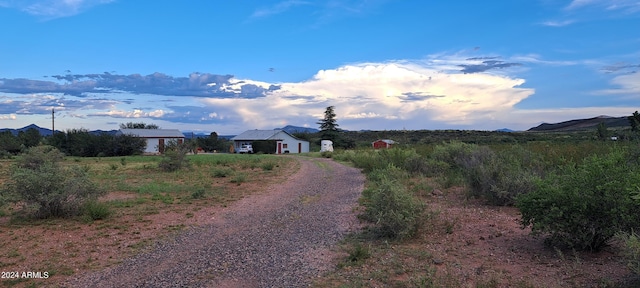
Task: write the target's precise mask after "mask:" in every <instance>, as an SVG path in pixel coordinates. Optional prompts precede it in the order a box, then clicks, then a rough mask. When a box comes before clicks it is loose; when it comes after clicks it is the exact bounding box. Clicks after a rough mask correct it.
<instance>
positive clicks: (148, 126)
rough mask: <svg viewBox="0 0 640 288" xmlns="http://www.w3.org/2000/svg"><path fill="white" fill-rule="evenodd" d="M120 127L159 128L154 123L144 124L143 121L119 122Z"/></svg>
mask: <svg viewBox="0 0 640 288" xmlns="http://www.w3.org/2000/svg"><path fill="white" fill-rule="evenodd" d="M120 129H160V127H158V125H156V124H146V123H144V122H139V123H134V122H128V123H126V124H125V123H120Z"/></svg>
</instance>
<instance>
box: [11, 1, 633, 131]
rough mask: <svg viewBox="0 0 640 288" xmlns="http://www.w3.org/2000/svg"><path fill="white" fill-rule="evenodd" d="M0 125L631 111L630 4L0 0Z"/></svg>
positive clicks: (438, 118)
mask: <svg viewBox="0 0 640 288" xmlns="http://www.w3.org/2000/svg"><path fill="white" fill-rule="evenodd" d="M0 24H2V27H3V29H0V39H1V41H0V127H2V128H20V127H24V126H26V125H28V124H31V123H35V124H37V125H39V126H42V127H48V126H50V123H51V110H52V109H55V111H56V118H55V119H56V129H60V130H66V129H74V128H86V129H89V130H94V129H104V130H111V129H117V128H118V125H119V124H120V123H126V122H145V123H154V124H157V125H159V126H160V127H161V128H177V129H181V130H183V131H195V132H203V133H209V132H212V131H216V132H218V133H219V134H239V133H241V132H242V131H244V130H247V129H272V128H277V127H283V126H285V125H296V126H307V127H313V128H317V127H318V125H317V124H316V122H318V120H319V119H321V118H322V116H323V113H324V110H325V108H326V107H327V106H335V110H336V113H337V120H338V124H339V125H340V127H341V128H344V129H348V130H360V129H371V130H398V129H411V130H413V129H431V130H433V129H477V130H494V129H499V128H510V129H514V130H526V129H528V128H531V127H533V126H536V125H538V124H540V123H542V122H548V123H555V122H561V121H565V120H571V119H578V118H590V117H595V116H599V115H608V116H627V115H631V113H633V112H634V111H636V110H640V107H639V106H640V105H639V104H640V73H638V71H639V70H640V1H639V0H518V1H513V0H495V1H468V0H465V1H463V0H450V1H406V0H404V1H402V0H395V1H394V0H317V1H304V0H261V1H249V0H240V1H205V0H196V1H168V0H158V1H152V2H149V1H132V0H0Z"/></svg>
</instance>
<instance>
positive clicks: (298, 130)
mask: <svg viewBox="0 0 640 288" xmlns="http://www.w3.org/2000/svg"><path fill="white" fill-rule="evenodd" d="M273 130H283V131H285V132H287V133H289V134H293V133H316V132H319V131H320V130H318V129H315V128H309V127H300V126H293V125H287V126H284V127H282V128H275V129H273Z"/></svg>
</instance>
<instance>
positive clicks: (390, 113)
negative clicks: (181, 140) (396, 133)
mask: <svg viewBox="0 0 640 288" xmlns="http://www.w3.org/2000/svg"><path fill="white" fill-rule="evenodd" d="M477 61H481V62H482V61H483V60H482V59H471V60H468V59H466V58H458V59H455V60H454V61H435V59H427V60H426V61H418V62H407V61H397V62H387V63H361V64H351V65H345V66H342V67H339V68H336V69H329V70H322V71H319V72H318V73H317V74H316V75H314V76H313V77H312V78H311V79H309V80H307V81H303V82H297V83H280V84H279V86H280V89H278V90H274V91H271V92H269V93H268V94H267V96H266V97H264V98H260V99H239V101H230V100H229V99H215V98H207V99H202V102H204V103H206V105H211V106H215V107H224V108H225V109H227V110H231V111H233V112H234V113H236V114H238V115H240V116H241V118H242V119H243V121H244V123H245V124H246V125H247V127H255V128H265V126H266V127H268V125H272V123H280V122H289V121H296V120H297V121H298V124H297V125H303V124H312V125H313V124H314V123H315V122H316V121H317V119H320V118H322V113H323V111H324V108H325V107H326V106H329V105H333V106H335V107H336V110H337V112H338V113H339V118H341V119H344V121H345V122H346V123H345V124H344V125H343V126H346V127H348V126H349V125H350V124H353V125H354V126H355V124H356V123H359V121H360V122H361V121H369V122H368V123H369V125H368V126H369V127H368V128H369V129H376V127H375V126H376V125H377V123H383V122H384V121H390V122H388V123H386V124H392V122H394V121H396V123H395V124H397V123H398V122H403V121H405V122H408V123H410V124H411V125H412V126H413V128H414V129H418V127H422V128H426V127H428V124H429V123H435V122H439V123H448V124H455V125H466V124H471V123H472V122H473V121H477V120H478V119H483V118H486V117H492V116H491V115H494V114H496V115H497V114H499V113H506V112H507V111H511V110H512V109H513V106H514V105H515V104H517V103H518V102H520V101H522V100H523V99H525V98H526V97H528V96H530V95H532V94H533V92H534V91H533V90H532V89H527V88H520V86H521V85H522V84H523V83H524V80H523V79H518V78H511V77H507V76H501V75H491V74H487V73H466V74H465V73H464V72H463V71H460V69H459V67H460V64H459V63H475V62H477ZM484 61H491V60H484ZM493 64H495V63H489V64H487V65H488V66H491V65H493ZM469 65H471V64H469ZM443 67H450V68H451V70H450V71H443V70H442V69H441V68H443ZM455 67H458V68H457V69H456V68H455ZM506 67H507V66H505V67H504V68H506ZM496 68H497V67H496ZM489 69H490V68H489ZM489 69H485V70H484V71H486V70H489ZM477 72H481V71H477ZM305 120H306V121H305ZM393 125H394V124H392V126H393Z"/></svg>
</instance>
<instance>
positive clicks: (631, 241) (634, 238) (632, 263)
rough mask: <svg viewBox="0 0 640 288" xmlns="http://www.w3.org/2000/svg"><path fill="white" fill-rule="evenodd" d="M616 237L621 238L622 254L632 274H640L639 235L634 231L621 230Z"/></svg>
mask: <svg viewBox="0 0 640 288" xmlns="http://www.w3.org/2000/svg"><path fill="white" fill-rule="evenodd" d="M618 238H619V239H620V240H622V244H623V247H622V254H623V256H624V258H625V259H626V261H627V268H629V270H630V271H631V272H632V273H633V274H635V275H640V236H639V235H638V234H637V233H635V232H631V233H626V232H622V233H620V234H618Z"/></svg>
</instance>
